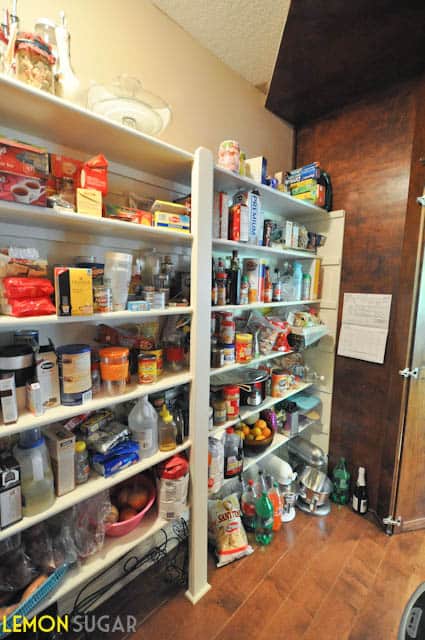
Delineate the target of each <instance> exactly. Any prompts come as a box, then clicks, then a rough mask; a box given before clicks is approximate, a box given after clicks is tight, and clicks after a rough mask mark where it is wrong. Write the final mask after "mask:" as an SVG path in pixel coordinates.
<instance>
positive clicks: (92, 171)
mask: <svg viewBox="0 0 425 640" xmlns="http://www.w3.org/2000/svg"><path fill="white" fill-rule="evenodd" d="M80 187H82V188H83V189H96V190H97V191H100V192H101V193H102V194H103V195H104V196H106V194H107V193H108V161H107V159H106V158H105V156H103V155H102V154H99V155H98V156H95V157H94V158H90V160H87V162H84V164H83V168H82V169H81V174H80Z"/></svg>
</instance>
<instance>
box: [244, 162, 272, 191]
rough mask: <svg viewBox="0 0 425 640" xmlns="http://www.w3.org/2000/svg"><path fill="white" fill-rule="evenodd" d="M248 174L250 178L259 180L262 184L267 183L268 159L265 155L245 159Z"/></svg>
mask: <svg viewBox="0 0 425 640" xmlns="http://www.w3.org/2000/svg"><path fill="white" fill-rule="evenodd" d="M245 167H246V175H247V176H248V178H251V179H252V180H255V181H256V182H259V183H260V184H266V180H267V160H266V159H265V157H264V156H257V157H256V158H247V159H246V160H245Z"/></svg>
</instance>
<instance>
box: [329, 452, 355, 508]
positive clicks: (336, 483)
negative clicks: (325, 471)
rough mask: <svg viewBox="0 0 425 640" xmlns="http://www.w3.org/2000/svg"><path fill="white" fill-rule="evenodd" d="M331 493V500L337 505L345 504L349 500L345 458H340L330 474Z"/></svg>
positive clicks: (348, 476)
mask: <svg viewBox="0 0 425 640" xmlns="http://www.w3.org/2000/svg"><path fill="white" fill-rule="evenodd" d="M332 482H333V491H332V495H331V500H332V501H333V502H336V503H337V504H347V503H348V501H349V499H350V474H349V473H348V471H347V467H346V466H345V458H340V460H339V462H338V464H337V465H336V467H335V468H334V470H333V472H332Z"/></svg>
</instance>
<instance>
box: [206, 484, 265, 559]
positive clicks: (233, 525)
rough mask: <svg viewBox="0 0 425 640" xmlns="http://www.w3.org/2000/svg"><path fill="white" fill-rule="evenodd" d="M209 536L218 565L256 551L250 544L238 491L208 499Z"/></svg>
mask: <svg viewBox="0 0 425 640" xmlns="http://www.w3.org/2000/svg"><path fill="white" fill-rule="evenodd" d="M208 536H209V538H210V540H211V541H212V542H213V543H214V545H215V550H216V554H217V559H218V562H217V567H224V566H225V565H226V564H229V563H230V562H233V561H234V560H239V558H243V557H244V556H249V555H250V554H251V553H252V552H253V551H254V550H253V548H252V547H251V545H249V544H248V538H247V536H246V533H245V529H244V527H243V524H242V520H241V510H240V506H239V500H238V496H237V495H236V493H232V494H231V495H230V496H227V497H226V498H222V499H220V500H209V501H208Z"/></svg>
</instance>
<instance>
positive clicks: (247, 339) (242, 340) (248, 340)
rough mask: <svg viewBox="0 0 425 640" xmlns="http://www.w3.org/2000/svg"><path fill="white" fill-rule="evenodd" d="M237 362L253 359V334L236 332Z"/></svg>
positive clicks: (241, 362)
mask: <svg viewBox="0 0 425 640" xmlns="http://www.w3.org/2000/svg"><path fill="white" fill-rule="evenodd" d="M235 350H236V362H239V363H240V364H244V363H246V362H250V361H251V360H252V334H250V333H237V334H236V344H235Z"/></svg>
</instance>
